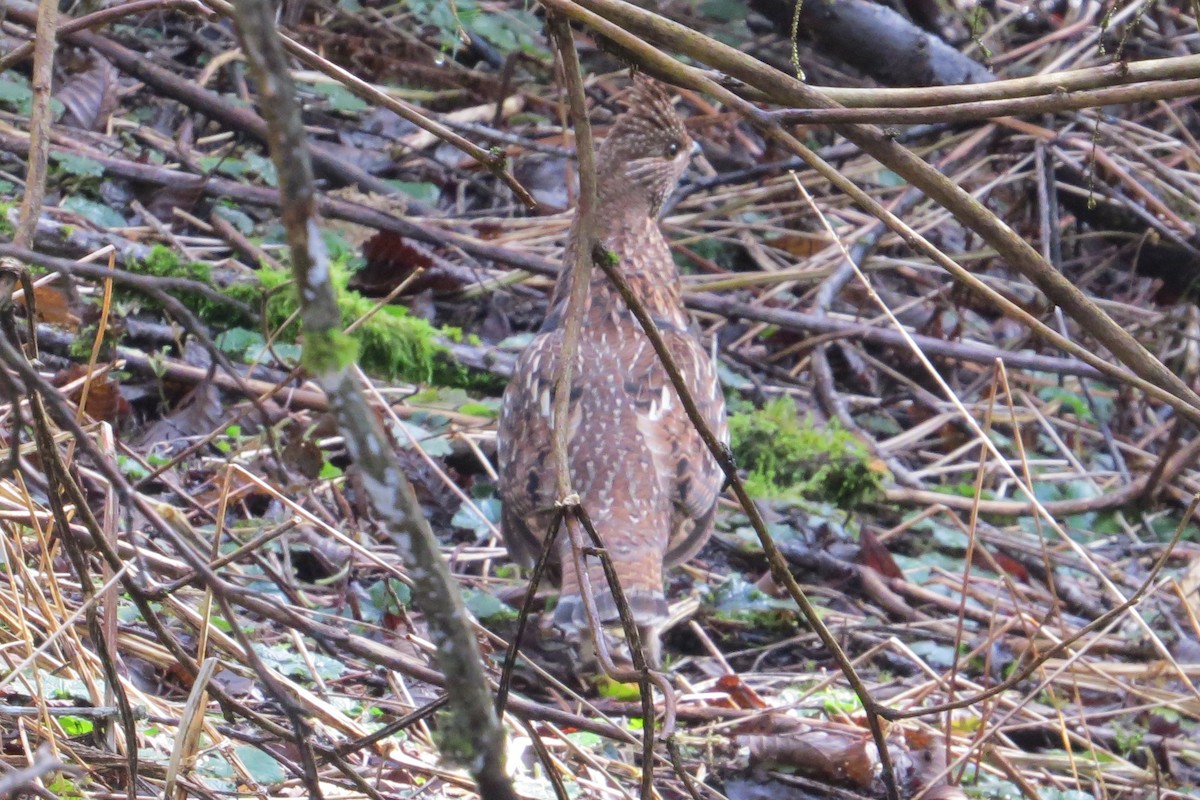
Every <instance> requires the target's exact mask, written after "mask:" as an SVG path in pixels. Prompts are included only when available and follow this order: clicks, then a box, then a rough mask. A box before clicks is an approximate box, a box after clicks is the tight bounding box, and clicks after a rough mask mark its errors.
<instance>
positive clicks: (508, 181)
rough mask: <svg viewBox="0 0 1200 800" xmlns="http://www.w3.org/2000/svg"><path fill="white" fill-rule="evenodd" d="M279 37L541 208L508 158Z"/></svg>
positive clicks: (223, 7)
mask: <svg viewBox="0 0 1200 800" xmlns="http://www.w3.org/2000/svg"><path fill="white" fill-rule="evenodd" d="M205 2H206V3H208V5H209V6H210V7H212V8H213V9H214V10H216V11H218V12H220V13H221V14H224V15H225V16H226V17H232V16H233V6H232V4H230V3H227V2H225V0H205ZM279 37H280V40H281V41H282V42H283V46H284V48H285V49H286V50H287V51H288V52H289V53H291V54H292V55H294V56H295V57H296V58H298V59H300V60H301V61H303V62H304V63H305V64H307V65H309V66H310V67H312V68H313V69H317V70H320V71H321V72H323V73H325V74H326V75H329V76H330V77H332V78H334V79H336V80H338V81H340V82H341V83H342V85H343V86H345V87H346V88H347V89H349V90H350V91H351V92H352V93H353V94H355V95H357V96H359V97H361V98H363V99H364V100H368V101H370V102H374V103H378V104H380V105H382V106H384V107H386V108H388V109H389V110H391V111H393V112H395V113H396V114H397V115H399V116H400V117H402V118H403V119H405V120H407V121H408V122H411V123H412V124H413V125H416V126H417V127H418V128H421V129H422V130H424V131H427V132H428V133H431V134H433V135H434V136H436V137H437V138H438V139H441V140H442V141H444V142H446V143H447V144H450V145H453V146H454V147H457V148H458V149H459V150H461V151H463V152H464V153H466V154H467V155H469V156H470V157H471V158H473V159H475V160H476V161H478V162H479V163H481V164H483V165H484V166H485V167H487V169H488V171H490V172H491V173H492V174H493V175H495V176H496V177H498V178H500V179H501V180H502V181H504V183H505V185H506V186H508V188H509V189H511V190H512V192H513V194H515V195H516V196H517V199H518V200H520V201H521V202H522V203H524V204H525V206H527V207H528V208H537V201H535V200H534V199H533V197H532V196H531V195H530V194H529V192H528V191H527V190H526V189H525V187H524V186H522V185H521V183H520V181H518V180H517V179H516V178H515V177H513V174H512V173H511V172H510V171H509V170H507V169H506V168H505V161H506V159H505V157H504V155H503V154H500V155H497V154H494V153H491V152H489V151H487V150H484V149H483V148H481V147H480V146H479V145H477V144H475V143H474V142H472V141H470V140H469V139H466V138H464V137H462V136H460V135H459V134H457V133H455V132H454V131H452V130H450V129H449V128H447V127H446V126H445V125H442V124H441V123H440V122H437V121H436V120H432V119H430V118H429V117H427V116H426V115H425V114H423V113H421V111H420V110H419V109H417V108H416V107H415V106H412V105H409V104H408V103H405V102H403V101H401V100H398V99H397V98H395V97H392V96H391V95H389V94H386V93H384V92H381V91H380V90H379V89H376V88H375V87H374V86H372V85H371V84H369V83H367V82H366V81H364V80H363V79H361V78H359V77H358V76H356V75H353V74H351V73H349V72H347V71H346V70H344V69H342V68H341V67H339V66H337V65H335V64H332V63H330V62H329V61H327V60H325V59H324V58H321V56H319V55H317V54H316V53H314V52H313V51H312V50H309V49H308V48H307V47H305V46H304V45H302V44H300V43H299V42H297V41H295V40H294V39H292V38H291V37H289V36H284V35H283V34H282V33H280V34H279Z"/></svg>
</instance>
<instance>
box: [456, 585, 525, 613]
mask: <svg viewBox="0 0 1200 800" xmlns="http://www.w3.org/2000/svg"><path fill="white" fill-rule="evenodd" d="M463 601H464V602H465V603H466V604H467V610H468V611H470V612H471V613H472V614H474V615H475V617H476V618H478V619H480V620H493V619H494V620H498V621H504V620H510V619H516V618H517V616H518V614H517V611H516V609H514V608H513V607H512V606H510V605H508V604H507V603H505V602H504V601H503V600H501V599H500V598H499V597H496V595H494V594H489V593H487V592H481V591H478V590H470V591H465V592H463Z"/></svg>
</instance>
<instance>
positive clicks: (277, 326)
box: [139, 247, 502, 389]
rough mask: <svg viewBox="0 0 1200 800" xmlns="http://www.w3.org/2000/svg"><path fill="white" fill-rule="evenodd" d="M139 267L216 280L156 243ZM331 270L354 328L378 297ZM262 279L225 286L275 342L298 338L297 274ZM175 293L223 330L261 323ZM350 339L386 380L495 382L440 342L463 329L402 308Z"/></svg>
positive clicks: (271, 272)
mask: <svg viewBox="0 0 1200 800" xmlns="http://www.w3.org/2000/svg"><path fill="white" fill-rule="evenodd" d="M140 267H141V268H140V270H139V271H141V272H143V273H144V274H149V275H156V276H159V277H173V278H188V279H191V280H195V281H199V282H202V283H206V284H208V285H210V286H211V285H213V276H212V271H211V269H210V268H209V267H208V265H206V264H202V263H196V262H186V261H183V260H182V259H180V258H179V257H178V256H177V255H175V254H174V253H173V252H171V251H170V250H168V249H167V248H165V247H155V248H154V249H153V251H152V252H151V254H150V257H149V258H147V259H146V260H145V261H143V262H142V263H141V265H140ZM330 274H331V275H332V277H333V281H334V284H335V285H336V287H337V291H338V305H339V307H340V308H341V312H342V322H343V324H344V325H346V326H349V325H350V324H352V323H354V322H356V321H357V320H359V319H361V318H362V317H364V316H366V315H367V314H368V313H369V312H371V311H372V309H374V308H375V306H376V301H375V300H373V299H371V298H368V297H364V296H362V295H361V294H359V293H358V292H355V291H352V290H349V289H347V288H346V282H347V280H348V279H349V276H350V272H349V270H348V269H347V268H345V267H344V266H342V265H340V264H337V263H335V264H333V265H332V266H331V271H330ZM256 276H257V278H258V280H257V282H255V281H238V282H235V283H234V284H232V285H231V286H229V287H227V288H225V289H224V290H223V291H224V293H225V294H227V295H228V296H229V297H230V298H231V299H233V300H238V301H240V302H242V303H244V304H246V305H248V306H250V307H251V308H254V309H260V310H261V311H262V315H263V321H264V322H265V324H266V327H267V329H268V330H270V331H271V332H273V333H274V335H275V337H276V338H277V340H279V341H285V342H287V341H296V340H297V338H298V337H299V335H300V323H299V320H298V319H297V318H296V312H297V311H298V310H299V302H298V301H297V298H296V293H295V291H294V287H293V283H292V275H291V273H290V272H289V271H287V270H280V269H272V268H270V267H262V268H261V269H259V270H258V271H257V272H256ZM177 297H178V298H179V300H180V301H181V302H182V303H184V305H186V306H187V307H188V308H189V309H191V310H192V311H193V312H195V313H196V314H197V315H198V316H199V317H200V318H201V319H202V320H204V321H205V322H206V323H209V324H211V325H213V326H214V327H217V328H225V327H229V326H231V325H237V324H247V323H249V324H253V325H255V326H256V327H257V326H258V325H261V324H262V323H261V322H258V321H256V320H243V319H236V316H237V315H236V313H235V312H234V311H233V309H232V307H231V306H227V305H223V304H221V303H217V302H214V301H213V300H211V299H209V298H207V297H204V296H202V295H199V294H194V293H188V292H181V293H179V294H178V295H177ZM350 336H351V338H352V339H353V340H354V342H355V344H356V345H357V347H358V352H359V364H360V365H361V366H362V367H363V369H365V370H366V371H367V372H369V373H371V374H373V375H377V376H379V377H381V378H385V379H388V380H404V381H409V382H412V383H424V384H433V385H436V386H461V387H463V388H472V389H494V388H495V386H496V385H497V381H496V379H495V378H493V377H492V376H490V375H480V374H477V373H475V372H473V371H471V370H468V369H466V368H464V367H463V366H461V365H460V364H458V363H457V362H455V361H454V360H453V359H452V358H450V356H449V354H448V352H447V351H446V348H445V347H443V346H442V345H441V344H440V343H439V340H444V339H450V340H454V341H457V340H459V339H460V338H461V336H462V332H461V331H459V330H458V329H457V328H439V327H435V326H433V325H431V324H429V323H428V322H426V321H425V320H423V319H418V318H416V317H413V316H410V315H409V313H408V310H407V309H406V308H403V307H401V306H384V307H383V308H381V309H379V310H378V311H377V312H376V313H374V314H373V315H371V316H370V318H369V319H367V320H366V321H365V322H363V323H362V324H361V325H359V326H358V327H357V328H355V330H354V331H353V332H352V333H351V334H350ZM501 385H502V384H501Z"/></svg>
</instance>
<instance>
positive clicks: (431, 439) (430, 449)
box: [396, 420, 454, 458]
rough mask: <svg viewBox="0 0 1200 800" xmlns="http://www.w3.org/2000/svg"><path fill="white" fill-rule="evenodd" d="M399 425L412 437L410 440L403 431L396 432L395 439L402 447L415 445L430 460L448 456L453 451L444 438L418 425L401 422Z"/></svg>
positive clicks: (448, 441) (447, 440)
mask: <svg viewBox="0 0 1200 800" xmlns="http://www.w3.org/2000/svg"><path fill="white" fill-rule="evenodd" d="M400 424H401V425H403V426H404V430H405V431H407V432H408V434H409V435H411V436H412V439H411V440H410V439H409V438H408V436H406V435H405V434H404V432H403V431H397V434H396V438H397V439H398V440H399V442H400V444H401V445H402V446H404V447H412V446H413V444H414V443H415V444H416V446H418V447H420V448H421V449H422V450H424V451H425V453H426V454H427V455H429V456H430V457H432V458H441V457H442V456H448V455H450V454H451V453H452V452H454V449H453V448H452V447H451V446H450V440H449V439H448V438H446V437H445V436H440V435H437V434H435V433H433V432H432V431H429V430H426V429H425V428H422V427H421V426H420V425H414V424H413V423H411V422H407V421H405V420H401V421H400Z"/></svg>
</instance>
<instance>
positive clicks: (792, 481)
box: [729, 397, 885, 510]
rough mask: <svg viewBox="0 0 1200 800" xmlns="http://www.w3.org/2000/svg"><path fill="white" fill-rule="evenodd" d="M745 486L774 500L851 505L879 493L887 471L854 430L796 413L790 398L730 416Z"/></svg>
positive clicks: (840, 505) (753, 493)
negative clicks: (849, 431)
mask: <svg viewBox="0 0 1200 800" xmlns="http://www.w3.org/2000/svg"><path fill="white" fill-rule="evenodd" d="M729 432H730V437H731V439H732V447H733V453H734V456H735V457H736V458H737V461H738V465H739V466H740V467H742V468H743V469H744V470H745V471H746V473H747V478H746V488H747V489H748V490H749V491H750V493H751V494H752V495H754V496H756V497H762V498H766V499H772V500H822V501H826V502H829V503H832V504H834V505H835V506H837V507H838V508H843V509H847V510H849V509H852V508H855V507H856V506H858V505H860V504H861V503H863V502H864V501H866V500H868V499H870V498H871V497H872V496H873V495H875V494H877V493H878V491H879V488H880V486H881V485H882V480H883V477H884V474H885V470H884V469H883V468H882V467H881V466H879V465H878V464H877V463H876V462H875V460H874V459H873V458H872V457H871V454H870V453H869V452H868V451H867V448H866V447H865V446H863V444H862V443H861V442H859V441H858V439H856V438H855V437H854V436H853V435H852V434H850V433H848V432H847V431H845V430H844V429H842V428H841V427H840V426H838V425H837V424H835V423H830V424H821V425H817V424H815V423H814V421H813V418H812V417H811V415H810V416H806V417H805V418H804V419H800V417H799V416H798V415H797V413H796V405H795V403H794V402H793V401H792V400H791V398H788V397H781V398H778V399H776V400H772V401H770V402H769V403H767V404H766V405H765V406H764V407H763V408H761V409H758V410H753V411H748V412H746V413H734V414H731V415H730V418H729Z"/></svg>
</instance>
